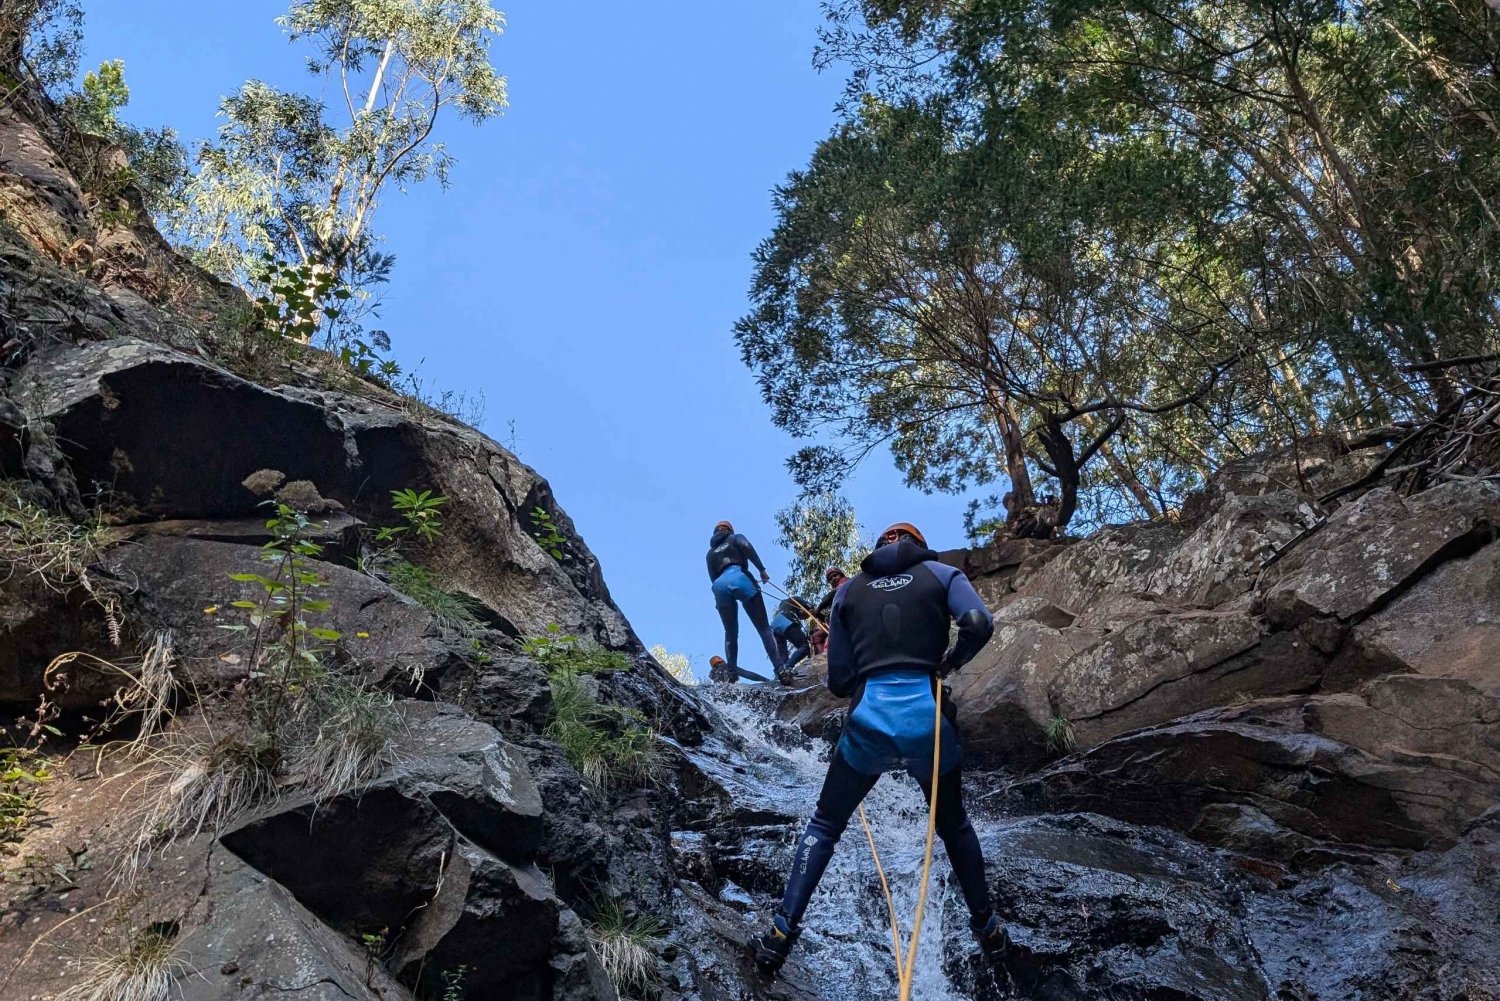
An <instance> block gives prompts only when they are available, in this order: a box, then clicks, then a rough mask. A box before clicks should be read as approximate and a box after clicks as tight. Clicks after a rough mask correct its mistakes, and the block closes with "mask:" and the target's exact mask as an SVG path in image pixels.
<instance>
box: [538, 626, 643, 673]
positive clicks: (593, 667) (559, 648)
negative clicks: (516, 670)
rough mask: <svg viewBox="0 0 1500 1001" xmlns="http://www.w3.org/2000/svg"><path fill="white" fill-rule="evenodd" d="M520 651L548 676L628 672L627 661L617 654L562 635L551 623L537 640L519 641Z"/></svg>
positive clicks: (559, 628) (573, 637)
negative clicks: (565, 672) (538, 665)
mask: <svg viewBox="0 0 1500 1001" xmlns="http://www.w3.org/2000/svg"><path fill="white" fill-rule="evenodd" d="M521 649H522V650H523V651H524V652H525V653H526V655H527V656H528V657H530V658H531V659H532V660H535V661H537V662H538V663H540V664H541V665H542V666H543V667H545V668H547V669H548V671H549V672H552V673H556V672H559V671H567V672H572V673H583V674H597V673H600V672H604V671H628V670H630V657H629V656H628V655H626V654H624V653H621V652H620V651H618V650H606V649H604V648H603V647H601V646H596V645H594V644H591V643H584V642H583V641H581V640H579V639H578V637H576V636H570V635H568V634H567V633H564V632H563V631H562V627H561V626H559V625H558V624H557V623H555V622H553V623H551V624H549V625H548V626H547V631H546V632H545V633H543V634H542V635H540V636H528V637H527V638H526V639H524V640H522V641H521Z"/></svg>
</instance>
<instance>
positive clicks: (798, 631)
mask: <svg viewBox="0 0 1500 1001" xmlns="http://www.w3.org/2000/svg"><path fill="white" fill-rule="evenodd" d="M810 608H811V606H810V605H809V604H808V602H807V599H805V598H787V599H786V600H785V601H783V602H782V603H781V604H779V605H777V606H776V612H775V614H774V615H772V616H771V635H773V636H775V637H776V652H777V653H779V654H780V655H781V660H782V666H781V669H780V670H778V671H777V672H776V680H777V681H780V682H781V683H782V684H783V685H790V684H792V683H793V682H794V681H796V678H795V676H793V674H792V669H793V668H795V667H796V666H797V665H798V664H799V663H801V661H802V658H804V657H806V656H807V655H808V654H809V653H811V652H812V642H811V641H810V640H809V639H808V638H807V631H806V630H804V629H803V628H802V620H803V619H804V618H806V617H807V614H808V611H809V609H810Z"/></svg>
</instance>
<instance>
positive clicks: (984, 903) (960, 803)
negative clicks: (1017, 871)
mask: <svg viewBox="0 0 1500 1001" xmlns="http://www.w3.org/2000/svg"><path fill="white" fill-rule="evenodd" d="M917 784H918V785H920V786H921V787H922V795H923V796H924V797H926V799H927V801H928V802H929V803H930V802H931V801H932V776H931V775H930V774H929V775H926V776H923V777H920V778H917ZM936 826H937V833H938V837H940V838H942V839H943V847H944V848H945V849H946V850H947V852H948V864H949V865H951V866H952V867H953V875H954V877H955V878H957V880H958V888H959V889H960V890H961V891H962V892H963V895H964V903H965V904H967V905H968V907H969V917H970V918H971V919H976V920H982V919H984V918H987V917H989V914H990V911H991V909H992V908H991V903H990V886H989V880H988V879H987V878H986V876H985V872H984V850H983V849H981V848H980V847H979V835H977V834H975V833H974V825H973V824H971V823H970V822H969V814H968V811H966V810H965V809H964V787H963V769H962V768H961V767H958V766H954V767H953V768H950V769H948V771H947V772H946V773H944V774H943V775H941V776H939V777H938V803H937V824H936Z"/></svg>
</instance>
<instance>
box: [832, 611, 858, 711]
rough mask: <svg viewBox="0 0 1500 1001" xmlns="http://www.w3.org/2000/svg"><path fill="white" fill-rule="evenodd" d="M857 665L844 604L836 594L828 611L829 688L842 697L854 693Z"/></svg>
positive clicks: (844, 697) (845, 697)
mask: <svg viewBox="0 0 1500 1001" xmlns="http://www.w3.org/2000/svg"><path fill="white" fill-rule="evenodd" d="M857 667H858V665H856V664H855V663H854V648H853V647H852V646H851V645H850V643H849V630H848V629H847V628H845V626H844V605H843V602H841V601H839V600H838V596H837V595H835V596H834V599H833V608H832V609H831V610H830V611H829V613H828V690H829V691H830V692H832V693H833V694H835V695H837V696H838V697H839V698H841V699H847V698H848V697H849V696H850V695H853V694H854V682H855V680H856V677H855V671H856V669H857Z"/></svg>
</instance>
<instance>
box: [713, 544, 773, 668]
mask: <svg viewBox="0 0 1500 1001" xmlns="http://www.w3.org/2000/svg"><path fill="white" fill-rule="evenodd" d="M752 564H753V565H754V566H755V569H756V570H758V571H760V580H761V583H763V584H769V583H770V582H771V576H770V574H768V573H766V565H765V564H764V563H762V562H761V560H760V555H759V554H758V553H756V551H755V547H754V546H752V545H751V544H750V540H749V539H747V538H745V537H744V536H743V535H736V534H735V531H734V526H733V525H731V524H730V523H729V522H727V521H721V522H719V523H718V524H716V525H715V526H714V534H713V535H712V536H710V537H709V540H708V579H709V580H711V581H713V592H714V607H715V608H717V609H718V610H719V618H720V619H721V620H722V621H723V623H724V659H725V661H727V662H728V668H729V670H732V671H733V672H734V673H735V676H736V680H737V679H738V678H740V677H748V678H751V679H753V680H759V681H765V680H767V679H766V678H763V677H761V676H760V675H757V674H750V673H749V672H744V671H741V670H740V667H739V663H740V662H739V654H740V616H739V608H738V607H737V606H738V605H744V606H745V614H747V615H749V616H750V624H751V625H752V626H754V627H755V631H756V632H757V633H758V634H760V641H761V643H763V644H764V645H765V648H766V657H767V658H769V659H770V661H771V668H772V669H773V670H774V671H775V672H776V673H777V674H778V675H779V674H780V673H781V662H782V658H781V656H780V653H779V652H778V650H777V647H776V637H775V636H773V635H772V634H771V623H770V622H769V621H767V619H766V601H765V599H764V598H762V597H761V594H760V588H759V587H757V586H756V583H755V581H753V580H751V579H750V566H751V565H752Z"/></svg>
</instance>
